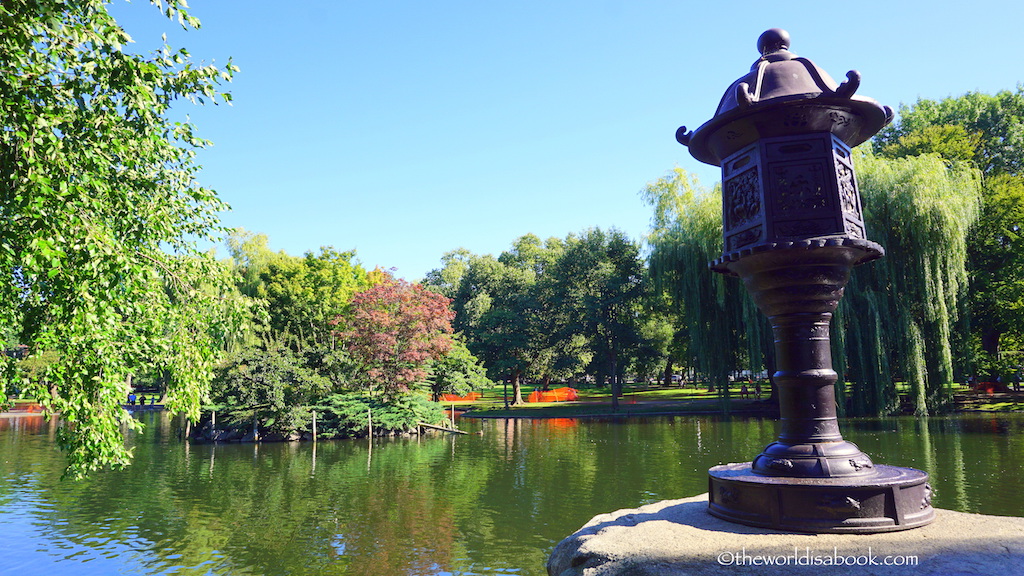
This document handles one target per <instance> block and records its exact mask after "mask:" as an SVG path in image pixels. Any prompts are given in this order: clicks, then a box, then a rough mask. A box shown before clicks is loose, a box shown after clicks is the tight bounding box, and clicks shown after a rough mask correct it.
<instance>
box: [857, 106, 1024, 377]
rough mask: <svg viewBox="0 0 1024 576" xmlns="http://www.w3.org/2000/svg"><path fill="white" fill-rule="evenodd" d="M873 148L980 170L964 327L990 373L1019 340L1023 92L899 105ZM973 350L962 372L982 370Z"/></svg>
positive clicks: (965, 348)
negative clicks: (1007, 342) (1006, 344)
mask: <svg viewBox="0 0 1024 576" xmlns="http://www.w3.org/2000/svg"><path fill="white" fill-rule="evenodd" d="M875 143H876V145H877V147H878V148H879V150H880V154H882V155H884V156H887V157H890V158H901V157H908V156H914V155H920V154H938V155H939V156H941V157H942V158H943V159H944V160H946V161H947V162H950V163H966V164H967V165H972V166H975V167H977V168H978V169H979V170H981V172H982V182H981V196H982V207H981V214H980V216H979V217H978V219H977V222H976V224H975V226H974V227H973V228H972V229H971V231H970V237H969V238H968V260H967V268H968V275H969V278H970V291H969V298H968V299H967V300H966V309H967V311H968V313H969V314H968V315H967V317H966V318H965V319H964V320H965V322H963V323H962V324H963V326H964V327H965V328H964V330H965V331H966V330H970V331H971V332H972V333H973V338H972V340H973V341H974V342H976V343H977V344H978V345H979V346H980V348H981V350H982V351H983V352H984V358H981V359H980V360H981V363H982V364H988V365H992V366H994V364H995V363H994V360H995V359H997V358H998V357H999V355H1000V354H1001V352H1002V349H1003V340H1004V339H1005V337H1007V336H1008V337H1011V338H1013V339H1015V340H1018V341H1019V340H1020V339H1021V338H1022V337H1024V328H1022V327H1024V314H1022V310H1024V290H1022V289H1021V286H1022V285H1024V266H1021V261H1020V257H1019V255H1020V254H1021V249H1020V248H1021V246H1020V242H1019V241H1018V240H1017V238H1018V236H1019V230H1020V227H1021V226H1022V225H1024V222H1022V220H1021V217H1022V215H1024V86H1018V87H1017V89H1016V91H1009V90H1004V91H1001V92H998V93H996V94H994V95H990V94H983V93H979V92H969V93H967V94H964V95H962V96H957V97H950V98H945V99H943V100H938V101H936V100H926V99H922V100H918V101H917V103H916V104H914V105H912V106H901V107H900V114H899V121H898V122H896V123H894V124H892V125H890V126H888V127H886V128H885V129H884V130H883V131H882V132H880V133H879V135H878V136H877V137H876V138H875ZM964 340H967V339H966V338H965V339H964ZM972 347H973V346H972V345H971V342H967V341H965V342H962V343H961V344H960V353H959V354H958V356H959V357H960V359H961V361H960V362H958V365H959V366H961V367H963V369H964V371H965V372H966V373H975V371H976V370H977V369H978V368H980V367H981V366H977V364H978V362H977V361H976V360H975V359H974V358H972V357H971V354H970V353H969V350H970V349H971V348H972ZM962 375H966V374H963V373H962ZM989 376H990V377H992V378H994V377H995V376H996V374H995V371H992V373H990V374H989Z"/></svg>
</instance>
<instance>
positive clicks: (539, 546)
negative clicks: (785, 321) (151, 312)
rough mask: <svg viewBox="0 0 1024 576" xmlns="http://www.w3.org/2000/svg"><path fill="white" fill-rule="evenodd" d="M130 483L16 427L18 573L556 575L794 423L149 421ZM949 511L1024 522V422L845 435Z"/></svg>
mask: <svg viewBox="0 0 1024 576" xmlns="http://www.w3.org/2000/svg"><path fill="white" fill-rule="evenodd" d="M143 418H144V419H145V420H146V421H147V423H148V424H149V425H148V427H147V429H146V431H145V432H144V433H143V434H141V435H139V436H137V437H135V438H133V439H132V443H133V444H134V446H135V453H136V457H135V462H134V464H133V465H132V466H131V467H130V468H128V469H127V470H123V471H118V472H106V473H101V474H97V475H95V476H94V477H92V478H90V479H87V480H84V481H81V482H74V481H61V480H60V474H61V471H62V469H63V457H62V456H61V454H60V453H59V452H58V451H57V450H56V449H55V448H54V445H53V426H52V425H51V424H48V423H46V422H45V421H43V420H42V419H39V418H17V419H0V574H19V575H33V574H47V575H50V574H74V575H76V576H89V575H100V574H103V575H106V574H182V575H186V574H188V575H191V574H232V575H234V574H242V575H245V574H253V575H256V574H267V575H270V574H275V575H276V574H355V575H367V576H371V575H372V576H388V575H413V574H415V575H420V574H430V575H441V574H460V575H462V574H465V575H469V574H522V575H527V576H540V575H543V574H545V571H544V562H545V561H546V559H547V555H548V553H549V552H550V551H551V549H552V547H553V546H554V545H555V543H557V542H558V541H559V540H561V539H562V538H564V537H565V536H567V535H568V534H570V533H571V532H573V531H575V530H576V529H578V528H579V527H580V526H581V525H582V524H584V523H585V522H586V521H587V520H589V519H590V518H591V517H592V516H594V515H596V514H600V513H604V512H610V511H613V510H616V509H619V508H633V507H636V506H639V505H642V504H646V503H650V502H655V501H658V500H663V499H671V498H682V497H686V496H693V495H695V494H700V493H703V492H706V491H707V469H708V468H709V467H710V466H713V465H716V464H719V463H725V462H735V461H748V460H750V459H751V458H752V457H753V456H754V455H756V454H757V453H758V452H759V451H760V450H761V448H763V447H764V445H765V444H767V443H768V442H770V441H771V440H772V439H773V438H774V435H775V422H774V421H772V420H758V419H738V418H736V419H732V420H728V419H723V418H713V417H693V416H689V417H684V416H679V417H658V418H648V419H643V420H639V419H636V420H620V421H600V420H593V419H553V420H486V421H476V420H469V419H463V420H462V421H461V424H460V425H461V427H462V428H463V429H466V430H469V431H471V432H477V431H482V432H483V434H482V435H476V434H473V435H470V436H457V437H456V436H447V435H441V436H430V437H426V438H422V439H396V440H380V439H378V440H375V441H374V442H373V444H372V446H371V445H370V444H369V443H368V442H367V441H366V440H362V441H333V442H320V443H318V444H317V445H315V446H314V445H313V444H312V443H301V444H298V443H296V444H265V445H253V444H245V445H241V444H230V445H219V446H210V445H188V444H183V443H181V442H179V441H178V440H177V438H176V437H175V434H174V429H175V425H174V423H172V422H171V421H169V420H168V419H167V418H166V417H164V416H163V415H160V414H147V415H144V416H143ZM842 427H843V434H844V436H845V437H846V438H847V439H848V440H851V441H853V442H855V443H857V444H858V445H859V446H860V447H861V448H862V449H863V450H864V451H865V452H867V453H868V454H869V455H870V456H871V457H872V458H873V459H874V460H875V462H878V463H885V464H895V465H900V466H911V467H915V468H921V469H923V470H926V471H927V472H929V473H930V474H931V475H932V480H931V482H932V485H933V486H934V487H935V489H936V491H937V492H936V495H935V499H934V501H933V503H934V504H935V505H936V506H938V507H941V508H949V509H954V510H960V511H965V512H979V513H985V514H999V515H1010V516H1024V415H1001V416H989V415H962V416H957V417H948V418H931V419H928V420H917V419H912V418H894V419H866V420H845V421H843V423H842Z"/></svg>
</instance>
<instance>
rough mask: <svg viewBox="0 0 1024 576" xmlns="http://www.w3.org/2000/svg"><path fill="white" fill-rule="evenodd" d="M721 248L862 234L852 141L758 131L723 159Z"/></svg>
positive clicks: (815, 134)
mask: <svg viewBox="0 0 1024 576" xmlns="http://www.w3.org/2000/svg"><path fill="white" fill-rule="evenodd" d="M722 214H723V226H724V234H723V239H724V247H723V248H724V249H723V252H725V253H727V254H728V253H730V252H735V251H738V250H744V249H748V248H752V247H754V246H757V245H762V244H774V243H778V242H792V241H798V240H806V239H810V238H822V237H844V238H859V239H863V238H864V237H865V236H864V219H863V216H862V214H861V205H860V194H859V193H858V191H857V182H856V179H855V177H854V173H853V165H852V162H851V158H850V148H849V147H848V146H847V145H846V144H845V143H843V141H842V140H840V139H839V138H837V137H836V136H834V135H833V134H832V133H830V132H811V133H805V134H799V135H793V136H782V137H777V138H762V139H761V140H758V141H757V142H755V143H753V144H751V145H749V146H747V147H745V148H742V149H741V150H739V151H738V152H736V153H734V154H732V155H731V156H729V157H727V158H725V159H724V161H723V162H722Z"/></svg>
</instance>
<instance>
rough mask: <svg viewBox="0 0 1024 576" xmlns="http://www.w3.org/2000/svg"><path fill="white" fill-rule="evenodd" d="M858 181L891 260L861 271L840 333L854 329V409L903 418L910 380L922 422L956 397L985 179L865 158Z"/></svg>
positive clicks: (932, 160)
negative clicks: (960, 337)
mask: <svg viewBox="0 0 1024 576" xmlns="http://www.w3.org/2000/svg"><path fill="white" fill-rule="evenodd" d="M857 173H858V182H859V185H860V191H861V195H862V199H863V205H864V220H865V222H866V224H867V227H868V237H869V238H870V239H871V240H874V241H875V242H878V243H879V244H881V245H882V246H884V247H885V250H886V255H885V258H882V259H881V260H877V261H875V262H872V263H871V264H867V265H864V266H859V267H857V268H855V269H854V272H853V274H852V276H851V278H850V283H849V284H848V286H847V288H846V296H845V297H844V298H843V300H842V301H840V305H839V309H838V311H837V315H836V319H835V323H836V326H837V327H839V329H837V330H834V331H833V333H842V332H844V330H843V329H842V328H845V334H842V336H841V340H842V342H841V344H843V345H845V370H846V372H847V373H848V374H849V380H851V381H852V384H853V385H852V397H851V398H850V400H849V407H850V409H851V412H852V413H854V414H887V413H892V412H895V411H897V410H898V409H899V397H898V395H897V391H896V386H895V382H896V381H904V382H907V383H908V384H909V387H910V392H911V393H910V398H911V401H912V402H913V404H914V411H915V413H916V414H919V415H926V414H929V413H931V412H936V411H941V410H942V409H943V408H944V407H946V406H947V405H948V403H949V401H950V399H951V390H950V387H951V385H952V382H953V354H952V346H951V335H952V331H953V327H954V326H955V325H956V320H957V315H958V310H959V309H960V308H961V300H962V298H963V297H964V294H965V289H966V287H967V272H966V262H967V234H968V230H969V229H970V227H971V225H972V224H973V223H974V222H975V221H976V220H977V218H978V215H979V210H980V198H981V196H980V193H981V188H980V175H979V173H978V172H977V171H976V170H974V169H971V168H967V167H965V166H963V165H960V164H956V163H953V164H949V163H946V162H944V161H943V160H942V159H941V158H939V157H938V156H935V155H924V156H914V157H907V158H901V159H897V160H886V159H882V158H878V157H874V156H872V155H871V154H868V153H865V154H860V155H859V158H858V160H857ZM837 357H839V358H840V359H842V358H843V355H842V354H839V355H837ZM837 368H839V370H837V371H839V372H840V374H842V373H843V372H842V368H843V367H841V366H837Z"/></svg>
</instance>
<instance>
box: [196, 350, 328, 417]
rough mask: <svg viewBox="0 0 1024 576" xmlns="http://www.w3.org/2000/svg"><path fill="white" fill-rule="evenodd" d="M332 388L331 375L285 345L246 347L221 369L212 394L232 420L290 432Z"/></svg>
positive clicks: (214, 403) (212, 398)
mask: <svg viewBox="0 0 1024 576" xmlns="http://www.w3.org/2000/svg"><path fill="white" fill-rule="evenodd" d="M330 389H331V385H330V380H328V379H327V378H325V377H323V376H322V375H320V374H318V373H317V372H316V371H315V370H311V369H310V368H309V366H307V365H306V364H305V362H303V360H302V358H300V357H298V356H297V355H296V354H295V353H294V352H292V351H291V350H289V349H287V348H271V349H269V350H260V349H257V348H246V349H244V350H241V351H239V352H237V353H234V354H232V355H231V356H230V357H229V358H228V359H227V361H226V362H225V363H224V364H223V365H221V366H220V367H219V368H218V370H217V377H216V378H215V379H214V381H213V385H212V387H211V392H210V399H211V400H212V402H213V405H214V406H215V407H216V408H217V409H218V411H220V412H221V413H222V414H223V415H224V416H226V419H227V420H228V421H229V422H231V423H234V424H240V425H243V426H244V425H245V424H248V423H249V422H251V423H252V425H253V431H254V432H256V431H257V426H262V427H264V428H266V429H267V430H268V431H272V432H278V433H282V434H290V433H292V432H293V431H295V430H296V429H301V428H304V427H305V426H306V425H307V424H308V423H309V421H310V420H311V413H310V409H309V406H311V405H313V404H315V403H316V402H318V401H319V400H320V399H321V398H323V397H324V396H325V395H326V394H327V393H328V392H329V391H330Z"/></svg>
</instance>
